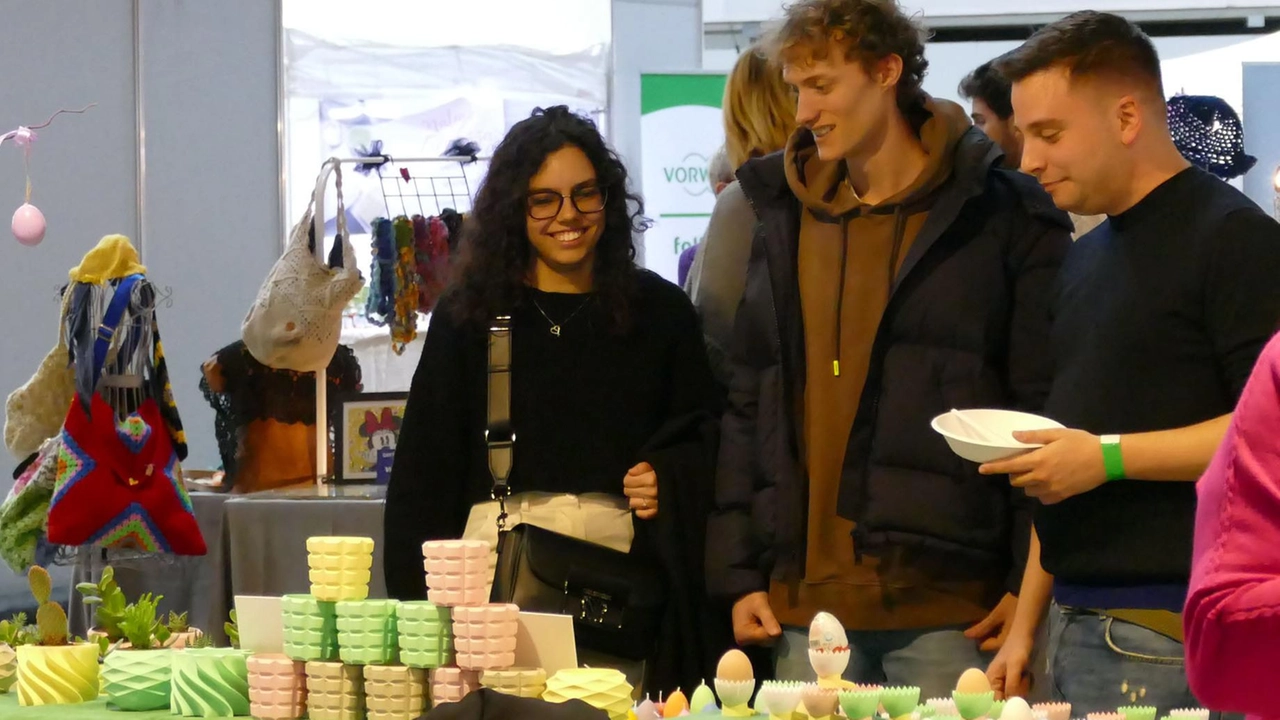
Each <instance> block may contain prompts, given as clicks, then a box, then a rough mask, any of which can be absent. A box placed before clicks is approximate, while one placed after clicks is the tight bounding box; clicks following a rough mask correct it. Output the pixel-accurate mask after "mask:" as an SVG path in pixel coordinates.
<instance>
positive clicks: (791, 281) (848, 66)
mask: <svg viewBox="0 0 1280 720" xmlns="http://www.w3.org/2000/svg"><path fill="white" fill-rule="evenodd" d="M766 46H767V47H768V52H769V55H770V57H771V58H772V59H773V60H774V61H775V62H777V63H779V64H780V65H781V66H782V68H783V73H784V76H785V78H786V81H787V82H788V83H789V84H790V85H791V86H792V87H794V88H795V92H796V98H797V111H796V119H797V122H798V124H799V125H800V129H799V130H797V132H796V133H795V134H794V135H793V136H792V138H791V140H790V142H789V143H788V145H787V148H786V149H785V150H784V151H783V152H780V153H775V154H773V155H770V156H767V157H764V158H758V159H754V160H751V161H750V162H748V163H747V164H746V165H745V166H744V167H743V168H742V169H741V170H740V171H739V172H738V178H739V182H740V183H741V186H742V190H743V191H744V193H745V194H746V195H747V197H748V198H749V199H750V201H751V206H752V208H753V209H754V211H755V215H756V219H757V220H758V224H757V230H756V237H755V241H754V247H753V249H752V253H751V260H750V263H749V265H748V270H747V280H746V290H745V293H744V296H743V300H742V303H741V305H740V306H739V310H738V314H737V320H736V325H735V330H734V332H735V337H734V341H733V346H732V349H731V359H730V363H731V370H732V372H731V378H732V379H731V382H730V389H729V392H730V410H729V412H728V413H727V415H726V416H725V420H724V426H723V439H722V444H721V452H720V468H719V471H718V477H717V483H716V485H717V487H716V505H717V508H716V511H715V513H714V515H713V517H712V519H711V525H710V533H709V539H708V543H709V544H708V575H709V577H708V585H709V590H710V592H711V593H712V594H713V595H715V596H717V597H720V598H724V599H726V600H729V601H732V602H733V603H734V612H733V615H734V626H735V634H736V636H737V639H738V641H739V642H740V643H744V644H750V643H770V642H773V643H776V648H777V649H776V661H777V668H776V669H777V672H778V676H779V677H780V678H782V679H804V678H806V677H811V674H810V671H809V662H808V653H807V652H806V650H807V648H808V643H807V638H806V633H807V630H806V628H807V626H808V624H809V622H810V620H811V619H812V618H813V616H814V614H815V613H817V612H819V611H828V612H831V613H833V614H834V615H835V616H836V618H837V619H839V621H840V622H841V623H842V624H843V625H844V626H845V628H846V629H847V631H848V635H849V644H850V650H851V655H850V664H849V669H848V671H847V672H846V678H848V679H850V680H853V681H856V682H867V683H871V682H876V683H890V684H899V683H900V684H911V685H919V686H920V687H921V689H922V691H923V693H924V696H925V697H929V696H935V695H943V694H945V693H947V692H949V691H950V689H951V688H952V687H953V685H954V683H955V681H956V678H957V677H958V676H959V675H960V673H961V672H962V671H964V670H965V669H966V668H969V667H973V666H981V665H983V664H984V654H985V653H986V652H989V651H991V650H993V649H994V648H996V647H998V646H999V644H1000V642H1001V641H1002V638H1003V628H1004V627H1006V625H1007V622H1008V621H1009V619H1010V618H1011V617H1012V615H1013V611H1014V608H1015V607H1016V604H1017V599H1016V593H1017V590H1018V587H1019V582H1020V580H1021V577H1022V564H1023V562H1024V559H1025V556H1026V553H1027V548H1028V543H1029V526H1030V520H1029V514H1028V513H1027V512H1025V510H1026V509H1027V505H1026V499H1025V497H1024V496H1023V495H1022V493H1021V492H1019V491H1016V490H1012V489H1011V488H1010V487H1009V486H1008V483H1007V482H998V481H995V479H993V478H984V477H982V476H980V475H979V474H978V472H977V467H976V466H975V465H972V464H969V463H966V462H964V461H962V460H960V459H959V458H957V457H956V456H955V455H953V454H952V453H951V452H950V450H948V448H947V446H946V444H945V443H944V441H943V440H942V438H941V437H939V436H938V435H937V434H936V433H934V432H933V431H932V430H931V429H930V427H929V423H930V420H931V419H932V418H933V417H934V416H936V415H938V414H940V413H944V412H946V411H947V410H949V409H950V408H952V407H1007V408H1021V409H1027V410H1033V411H1034V410H1038V409H1039V408H1040V405H1041V404H1042V403H1043V401H1044V398H1045V395H1046V393H1047V392H1048V388H1049V381H1050V377H1051V367H1050V358H1049V354H1048V348H1047V342H1046V340H1047V338H1048V333H1049V324H1050V319H1049V313H1048V302H1049V293H1050V288H1051V287H1052V282H1053V278H1054V277H1055V276H1056V274H1057V271H1058V266H1059V264H1060V262H1061V260H1062V257H1063V255H1064V253H1065V252H1066V250H1067V247H1068V245H1069V243H1070V239H1069V236H1070V224H1069V222H1068V220H1067V217H1066V215H1065V214H1064V213H1062V212H1061V211H1059V210H1057V209H1056V208H1054V207H1053V204H1052V202H1051V201H1050V199H1049V197H1048V196H1047V195H1046V194H1045V193H1044V192H1043V191H1042V190H1041V189H1040V188H1039V187H1038V186H1037V185H1036V183H1035V181H1034V179H1033V178H1031V177H1029V176H1027V175H1023V174H1021V173H1018V172H1016V171H1014V170H1011V169H1008V168H1004V167H1002V166H1001V163H1000V162H999V159H1000V157H1001V155H1002V153H1001V151H1000V149H999V147H997V146H996V145H995V144H994V143H992V142H991V141H990V140H989V139H988V138H987V137H986V136H985V135H984V134H983V133H982V132H981V131H979V130H978V129H976V128H974V127H972V125H971V123H970V121H969V118H968V117H967V115H966V114H965V111H964V109H962V108H961V107H960V106H958V105H956V104H954V103H951V102H947V101H943V100H935V99H933V98H930V97H929V96H928V95H926V94H925V93H924V92H923V91H922V90H921V81H922V79H923V77H924V73H925V70H926V67H927V63H926V61H925V58H924V44H923V33H922V31H921V29H920V28H919V27H918V26H917V25H916V23H915V22H914V21H913V20H912V19H911V18H910V17H908V16H907V15H906V14H905V13H904V11H903V10H902V8H900V7H899V6H898V5H897V4H896V3H895V2H893V1H892V0H801V1H800V2H796V3H795V4H793V5H791V6H789V7H788V8H787V9H786V11H785V17H784V18H783V19H782V21H781V23H779V25H778V27H777V28H776V29H775V30H774V31H773V32H772V33H771V35H770V36H769V38H768V42H767V44H766Z"/></svg>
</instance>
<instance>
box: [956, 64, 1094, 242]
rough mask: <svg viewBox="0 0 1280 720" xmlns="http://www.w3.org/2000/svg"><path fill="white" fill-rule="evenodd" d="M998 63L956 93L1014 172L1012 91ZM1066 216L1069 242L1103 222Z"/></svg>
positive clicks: (1017, 140) (1017, 138) (982, 68)
mask: <svg viewBox="0 0 1280 720" xmlns="http://www.w3.org/2000/svg"><path fill="white" fill-rule="evenodd" d="M1000 60H1001V58H996V59H995V60H988V61H987V62H984V63H982V64H981V65H979V66H978V67H977V68H976V69H974V71H973V72H971V73H969V74H968V75H966V76H965V78H964V80H962V81H960V87H959V90H960V96H961V97H963V98H964V99H966V100H968V101H969V104H970V106H971V107H972V110H971V112H970V113H969V116H970V117H972V118H973V124H974V125H975V126H976V127H977V128H978V129H979V130H981V131H982V132H984V133H986V134H987V137H989V138H991V140H992V142H994V143H995V144H997V145H999V146H1000V149H1001V150H1004V164H1005V166H1006V167H1011V168H1014V169H1017V168H1018V167H1021V165H1022V135H1021V134H1020V133H1019V132H1018V129H1017V128H1016V127H1014V124H1013V104H1012V102H1011V100H1010V97H1009V96H1010V94H1011V93H1012V87H1011V86H1010V84H1009V81H1008V80H1007V79H1005V78H1004V76H1002V75H1001V74H1000V73H999V72H997V71H996V63H998V62H1000ZM1068 215H1070V216H1071V225H1072V227H1074V228H1075V231H1074V232H1072V233H1071V236H1072V237H1073V238H1078V237H1080V236H1081V235H1084V234H1085V233H1087V232H1089V231H1090V230H1092V229H1094V228H1096V227H1097V226H1098V223H1100V222H1102V221H1103V220H1104V219H1105V216H1102V215H1077V214H1075V213H1068Z"/></svg>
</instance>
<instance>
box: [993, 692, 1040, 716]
mask: <svg viewBox="0 0 1280 720" xmlns="http://www.w3.org/2000/svg"><path fill="white" fill-rule="evenodd" d="M1034 717H1035V716H1034V715H1033V714H1032V712H1031V706H1030V705H1028V704H1027V701H1026V700H1023V699H1022V698H1020V697H1013V698H1009V700H1008V701H1007V702H1006V703H1005V704H1004V712H1003V713H1002V714H1001V715H1000V720H1033V718H1034Z"/></svg>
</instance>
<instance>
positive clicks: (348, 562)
mask: <svg viewBox="0 0 1280 720" xmlns="http://www.w3.org/2000/svg"><path fill="white" fill-rule="evenodd" d="M307 567H308V569H309V570H310V578H311V594H312V595H313V596H314V597H315V598H316V599H317V600H324V601H326V602H338V601H342V600H364V599H365V598H367V597H369V577H370V570H371V569H372V568H373V538H367V537H328V536H322V537H312V538H307Z"/></svg>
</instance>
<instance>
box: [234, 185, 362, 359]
mask: <svg viewBox="0 0 1280 720" xmlns="http://www.w3.org/2000/svg"><path fill="white" fill-rule="evenodd" d="M333 175H334V179H335V182H336V184H337V190H338V204H337V221H338V239H337V242H340V243H342V267H341V268H336V269H335V268H330V267H328V266H327V265H325V264H323V263H321V262H320V260H318V259H317V258H316V256H315V255H314V254H313V253H312V251H311V250H310V249H309V248H308V247H307V246H308V230H309V229H310V228H311V218H312V213H313V212H314V210H315V205H316V194H315V191H313V192H312V194H311V203H310V204H308V205H307V211H306V212H305V213H303V215H302V219H301V220H299V221H298V224H297V225H295V226H294V227H293V233H292V234H291V235H290V237H289V245H288V247H286V248H285V250H284V254H283V255H281V256H280V259H279V260H277V261H276V264H275V265H274V266H273V267H272V268H271V272H270V273H268V274H267V280H266V282H265V283H263V285H262V289H261V290H259V291H258V299H257V300H255V301H254V303H253V307H251V308H249V314H248V315H247V316H246V317H245V319H244V324H243V325H242V326H241V336H242V337H243V339H244V344H245V347H246V348H248V350H249V353H250V354H251V355H253V357H254V359H255V360H257V361H258V362H260V363H262V364H263V365H266V366H267V367H272V368H277V369H280V370H296V371H298V372H316V371H318V370H323V369H325V368H327V367H328V366H329V361H330V360H331V359H332V358H333V353H334V351H336V350H337V348H338V335H339V333H341V331H342V310H343V308H345V307H346V305H347V303H348V302H350V301H351V298H353V297H355V295H356V293H358V292H360V288H362V287H364V278H363V277H361V275H360V270H359V268H357V267H356V258H355V250H354V249H353V248H352V247H351V238H350V236H349V235H348V234H347V219H346V205H345V204H344V203H343V200H342V169H341V166H339V165H337V164H336V163H335V164H334V167H333ZM319 192H323V190H322V189H321V190H319ZM323 235H324V233H323V231H321V232H318V233H317V237H316V242H317V243H318V244H323V240H324V237H323Z"/></svg>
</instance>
